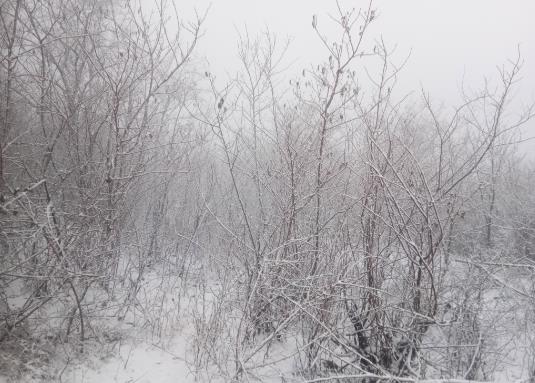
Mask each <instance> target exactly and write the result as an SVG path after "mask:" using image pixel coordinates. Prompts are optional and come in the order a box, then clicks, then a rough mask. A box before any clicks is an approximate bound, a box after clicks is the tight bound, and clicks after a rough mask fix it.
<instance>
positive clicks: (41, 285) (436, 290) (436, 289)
mask: <svg viewBox="0 0 535 383" xmlns="http://www.w3.org/2000/svg"><path fill="white" fill-rule="evenodd" d="M147 3H148V2H146V1H138V2H136V1H135V0H126V1H124V0H120V1H119V0H117V1H111V0H0V381H1V382H77V383H78V382H79V383H81V382H88V383H93V382H99V383H100V382H124V383H127V382H129V383H134V382H145V383H148V382H156V383H158V382H164V383H165V382H200V383H205V382H214V383H219V382H265V383H272V382H281V383H297V382H302V383H314V382H318V383H319V382H338V383H353V382H355V383H372V382H373V383H382V382H406V383H412V382H414V383H416V382H421V383H431V382H433V383H447V382H450V383H462V382H465V383H467V382H517V383H520V382H526V383H531V382H535V193H534V190H535V166H534V165H533V163H532V162H530V161H528V160H526V159H525V158H524V153H523V152H522V151H520V150H519V149H518V146H519V143H520V142H522V141H524V140H526V139H527V137H526V135H525V134H524V133H522V132H525V131H526V127H530V128H531V130H533V129H532V128H533V127H534V125H533V117H534V116H535V107H534V106H533V105H531V104H530V103H529V102H530V100H524V101H526V102H524V103H523V105H524V106H523V107H522V108H521V109H518V108H514V110H513V109H512V108H510V105H511V102H512V100H514V97H515V92H516V87H517V86H518V85H519V84H520V83H521V82H522V74H523V73H524V72H525V71H529V70H533V68H531V69H530V68H528V67H526V66H523V62H524V61H523V57H522V53H521V52H519V54H518V55H517V56H516V57H510V58H509V59H506V60H504V61H503V62H498V63H493V64H495V68H496V70H495V73H491V74H488V81H486V82H485V83H484V84H485V85H484V86H483V87H481V88H479V89H468V88H467V89H465V91H463V92H461V94H460V98H459V99H460V100H462V101H461V102H459V103H458V104H456V105H442V104H440V103H435V102H434V95H433V94H430V93H429V92H427V91H426V90H425V89H422V88H420V87H419V84H414V89H413V90H414V91H415V93H413V95H412V96H411V97H406V96H405V95H404V94H403V92H399V91H398V90H397V88H396V85H397V83H398V79H399V78H401V77H403V65H404V62H403V61H396V60H393V59H392V57H391V49H392V47H391V46H388V45H387V44H386V43H384V42H383V41H382V40H380V39H376V38H375V37H370V36H369V33H368V32H369V28H370V27H371V26H373V25H374V23H375V22H376V19H378V18H379V17H380V12H381V10H380V9H376V7H375V4H374V3H373V2H369V1H368V0H366V1H355V2H354V8H352V7H351V8H345V7H342V6H340V5H339V4H338V6H337V3H336V2H332V8H331V12H330V13H329V14H318V15H303V17H304V18H306V19H307V22H308V23H309V28H310V30H309V33H310V34H312V35H313V36H315V41H316V45H315V46H311V47H310V49H311V50H315V51H317V52H320V54H321V55H322V56H321V57H322V60H321V61H319V62H310V63H308V65H307V66H305V67H302V68H301V67H299V68H296V67H288V66H286V65H284V64H283V63H284V57H285V55H287V54H288V50H289V49H291V46H289V45H288V44H286V43H285V41H284V39H281V38H278V36H277V35H275V34H273V33H270V32H266V33H264V34H260V35H254V34H247V33H242V34H240V35H239V36H238V37H237V38H236V47H237V49H236V58H237V59H238V60H239V63H240V68H239V70H238V71H237V72H236V74H235V75H234V74H233V75H230V76H227V77H225V76H224V75H221V74H220V72H218V69H217V68H205V66H203V65H201V64H200V63H201V62H202V55H203V52H202V51H199V50H198V46H199V41H201V40H202V38H203V34H204V33H205V22H206V20H207V19H208V18H209V17H210V11H209V10H203V11H201V10H198V12H197V13H194V15H196V16H194V17H188V18H185V17H183V13H182V10H181V8H180V7H181V5H180V2H176V3H173V2H172V1H164V0H158V1H155V2H154V3H152V5H150V6H147ZM308 20H309V21H308ZM327 24H329V25H331V27H332V28H333V29H332V30H334V31H335V33H325V32H324V29H323V28H324V26H325V25H327ZM307 49H308V48H307ZM200 68H202V69H200ZM216 73H217V74H216ZM482 78H483V74H482ZM531 102H533V100H531ZM517 109H518V110H517ZM531 133H533V132H531ZM531 135H532V136H533V134H531Z"/></svg>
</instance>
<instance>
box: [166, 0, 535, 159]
mask: <svg viewBox="0 0 535 383" xmlns="http://www.w3.org/2000/svg"><path fill="white" fill-rule="evenodd" d="M175 1H176V4H177V7H178V9H179V10H181V11H183V12H184V14H185V15H187V14H191V11H192V10H193V9H194V8H197V9H198V10H206V9H207V8H208V7H209V12H208V18H207V20H206V24H205V35H204V37H203V39H202V41H201V44H200V46H199V51H198V53H200V54H201V55H203V56H205V57H206V59H207V60H208V62H209V63H210V66H211V67H212V69H213V71H214V72H216V73H224V72H225V71H227V72H229V73H233V72H235V71H236V70H237V69H238V67H237V60H236V46H237V35H238V31H240V30H242V31H243V29H244V27H245V25H247V28H248V30H249V32H250V34H255V33H259V32H262V31H265V29H266V28H269V30H270V31H271V32H273V33H275V34H277V35H278V36H279V37H280V39H281V40H283V39H284V38H285V37H289V38H291V41H292V42H291V45H290V50H289V52H288V56H287V60H288V62H293V63H294V64H293V67H292V68H290V71H291V70H294V71H295V73H299V72H300V71H301V69H302V68H303V67H306V66H308V65H310V64H316V63H318V62H320V61H322V60H324V59H325V51H323V50H322V49H321V46H320V45H319V44H318V39H317V36H316V35H315V32H314V30H313V29H312V27H311V20H312V15H314V14H315V15H317V17H318V28H319V29H320V30H322V31H324V32H325V33H326V34H327V35H330V34H331V32H333V31H334V30H333V29H332V23H331V22H330V21H329V20H328V15H329V14H335V11H336V2H335V1H334V0H298V1H296V0H264V1H260V0H211V1H210V0H180V1H178V0H175ZM340 4H341V5H342V6H343V7H346V8H348V9H350V8H352V7H355V8H362V7H366V6H367V4H368V2H367V1H356V0H355V1H343V0H340ZM373 4H374V8H376V9H377V12H378V14H379V18H378V20H377V21H376V22H375V23H374V25H373V28H372V30H371V31H370V32H371V34H370V38H371V39H374V38H379V37H381V36H382V37H383V39H384V41H385V42H386V43H387V45H388V46H391V47H394V46H397V51H396V52H397V57H399V62H401V61H402V60H403V58H404V57H405V56H406V55H408V54H409V53H410V58H409V61H408V63H407V65H406V66H405V68H404V70H403V72H402V74H401V76H400V77H401V78H400V82H399V86H400V87H401V88H402V89H403V90H404V91H410V90H418V89H420V87H423V88H424V89H426V90H427V91H429V92H430V94H431V95H432V97H433V99H434V100H436V101H437V102H439V101H444V102H445V103H447V104H454V103H456V102H458V96H459V89H460V86H461V82H462V81H463V78H464V83H465V85H466V86H468V87H471V88H474V89H477V88H478V87H480V86H481V85H482V82H483V79H484V77H485V76H486V77H488V78H493V77H494V76H496V73H497V72H496V67H497V66H498V65H502V64H504V63H505V62H506V61H507V60H508V59H514V58H516V55H517V47H519V48H520V52H521V55H522V58H523V60H524V66H523V71H522V78H523V81H522V83H521V84H520V86H519V88H518V92H517V95H516V101H515V105H514V106H513V107H514V108H515V109H518V108H520V105H521V104H522V103H525V104H528V103H530V102H534V101H535V0H508V1H506V0H375V1H374V2H373ZM332 37H333V38H334V37H335V35H332ZM223 68H224V69H223ZM528 134H529V135H530V136H535V122H532V123H530V124H529V126H528V127H527V128H526V132H525V135H528ZM530 147H531V148H535V145H533V144H531V145H530ZM525 150H527V147H526V148H525ZM534 152H535V149H534ZM534 158H535V156H534Z"/></svg>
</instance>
